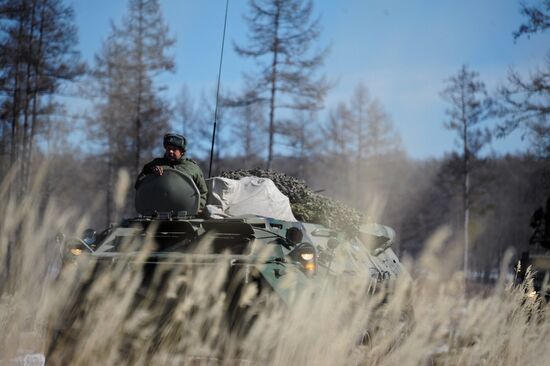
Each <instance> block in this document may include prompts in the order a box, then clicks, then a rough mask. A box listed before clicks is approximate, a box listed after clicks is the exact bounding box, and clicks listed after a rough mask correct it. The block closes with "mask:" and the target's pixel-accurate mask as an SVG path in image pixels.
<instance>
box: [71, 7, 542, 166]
mask: <svg viewBox="0 0 550 366" xmlns="http://www.w3.org/2000/svg"><path fill="white" fill-rule="evenodd" d="M72 3H73V5H74V9H75V13H76V22H77V25H78V27H79V37H80V50H81V52H82V55H83V57H84V59H85V60H86V61H88V62H91V60H92V59H93V55H94V53H95V52H97V50H98V49H99V47H100V45H101V42H102V40H103V39H105V38H106V36H107V34H108V32H109V22H110V21H114V22H115V23H120V20H121V18H122V16H123V15H124V14H125V12H126V0H94V1H92V0H73V1H72ZM314 4H315V9H316V12H317V13H318V14H320V15H321V22H322V26H323V33H322V39H321V42H322V43H324V44H328V45H330V46H331V53H330V54H329V56H328V57H327V59H326V63H325V66H324V68H323V72H324V73H325V74H326V76H327V77H328V78H329V79H330V80H333V81H335V82H336V86H335V87H334V88H333V89H332V90H331V92H330V93H329V95H328V97H327V100H326V103H325V104H326V106H327V108H328V107H330V106H332V105H335V104H336V103H338V102H340V101H346V100H347V99H349V97H350V96H351V93H352V91H353V88H354V87H355V85H356V83H357V82H358V81H359V80H361V81H363V82H364V83H365V84H366V85H367V86H368V88H369V89H370V92H371V94H372V95H373V96H375V97H377V98H379V99H380V100H381V102H382V103H383V105H384V107H385V108H386V110H387V112H388V113H389V114H390V115H391V117H392V119H393V122H394V125H395V127H396V129H397V130H398V131H399V132H400V133H401V136H402V141H403V145H404V148H405V150H406V151H407V153H408V154H409V156H411V157H413V158H428V157H440V156H442V155H443V154H444V153H446V152H449V151H451V150H453V149H455V148H456V147H455V144H454V135H453V133H451V132H450V131H447V130H445V129H444V127H443V121H444V120H445V113H444V111H445V108H446V105H445V103H444V102H443V101H442V99H441V98H440V96H439V92H440V91H441V90H442V89H443V86H444V84H443V81H444V80H445V79H447V78H448V77H450V76H451V75H453V74H454V73H456V72H457V71H458V69H459V68H460V66H461V65H462V64H467V65H469V66H470V68H471V69H473V70H476V71H478V72H479V73H480V76H481V79H482V80H483V81H484V82H485V83H486V85H487V87H488V90H489V91H492V90H494V88H495V87H496V86H497V85H498V84H499V83H501V82H502V81H503V80H504V79H505V77H506V74H507V72H508V70H509V68H510V67H514V68H515V69H517V70H519V71H520V72H522V73H524V74H527V73H528V72H529V70H533V69H534V68H535V67H536V66H537V65H538V64H541V63H542V60H543V58H544V57H545V55H546V54H547V52H548V51H549V50H550V47H548V46H550V42H549V41H550V33H547V34H542V35H534V36H532V37H531V38H530V39H527V38H526V37H523V38H520V39H519V40H518V41H516V42H514V40H513V37H512V32H513V31H515V30H516V29H517V27H518V26H519V24H520V23H521V22H522V17H521V16H520V14H519V1H516V0H477V1H474V0H461V1H458V0H457V1H442V0H439V1H432V0H424V1H406V0H401V1H397V0H340V1H335V0H331V1H328V0H326V1H314ZM161 6H162V9H163V13H164V17H165V19H166V21H167V23H168V25H169V27H170V30H171V32H172V34H173V35H175V37H176V45H175V47H174V50H173V51H174V55H175V60H176V64H177V71H176V73H175V74H174V75H171V76H169V77H164V79H163V80H162V82H163V83H164V84H165V85H167V86H168V90H169V91H168V93H169V94H170V95H176V94H177V93H178V91H179V90H180V88H181V87H182V85H183V84H186V85H187V86H188V87H189V89H190V90H191V92H192V93H193V94H194V95H195V97H196V98H197V99H198V97H199V95H200V93H201V92H202V91H203V90H212V89H213V88H214V87H215V84H216V78H217V72H218V62H219V52H220V46H221V35H222V30H223V17H224V10H225V0H200V1H199V0H161ZM246 10H247V1H246V0H230V1H229V13H228V25H227V36H226V37H227V38H226V49H225V56H224V64H223V69H222V86H223V87H224V88H230V89H238V88H239V85H240V83H241V73H242V72H243V71H245V70H244V68H246V67H250V65H251V64H250V63H247V62H243V60H242V59H240V58H239V57H238V56H237V55H236V54H235V53H234V52H233V50H232V47H231V45H232V41H240V42H242V41H244V40H245V34H246V26H245V23H244V22H243V19H242V14H243V13H245V12H246ZM323 115H324V114H322V116H323ZM322 118H323V117H322ZM527 147H528V144H527V142H526V141H522V140H521V138H520V133H515V134H513V135H512V136H510V137H508V138H506V139H504V140H497V141H495V142H493V143H492V146H491V147H490V148H489V149H487V151H486V152H490V151H495V152H497V153H505V152H516V151H522V150H525V149H526V148H527Z"/></svg>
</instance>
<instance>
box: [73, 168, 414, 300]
mask: <svg viewBox="0 0 550 366" xmlns="http://www.w3.org/2000/svg"><path fill="white" fill-rule="evenodd" d="M209 186H210V197H209V199H208V202H209V204H208V205H207V206H206V208H205V209H204V210H202V211H200V210H199V192H198V189H197V187H196V186H195V184H194V183H193V181H192V179H191V178H189V177H188V176H186V175H185V174H183V173H181V172H180V171H177V170H174V169H170V168H165V170H164V174H163V175H161V176H157V175H150V176H147V177H146V178H145V179H144V180H143V181H142V183H141V185H140V186H139V187H138V188H137V191H136V199H135V206H136V211H137V212H138V214H139V215H138V216H137V217H134V218H130V219H126V220H124V221H123V222H122V223H120V224H119V225H115V226H112V227H110V228H108V229H106V230H103V231H101V232H100V233H97V234H96V233H95V232H94V231H93V230H90V231H87V233H86V235H85V237H84V238H82V239H81V240H77V241H74V242H72V243H70V245H69V247H70V248H69V249H70V250H69V252H70V253H72V254H71V255H72V256H77V255H82V254H88V255H89V256H90V257H93V258H94V259H96V260H100V261H101V260H103V261H106V262H116V261H118V260H121V259H124V260H126V261H129V262H132V261H134V260H136V259H137V258H138V257H140V251H141V249H144V248H149V249H148V250H150V253H149V254H148V255H147V259H146V264H145V266H144V269H145V276H144V283H148V282H150V281H151V280H152V278H153V277H154V273H155V271H156V268H157V267H158V266H159V265H161V264H163V263H170V265H186V266H205V265H209V264H212V263H216V262H220V261H223V262H225V263H230V267H231V270H230V274H229V275H230V276H232V275H234V276H235V277H236V278H238V279H239V281H244V282H251V281H253V282H256V283H258V284H259V286H260V287H261V289H262V291H264V290H267V291H271V292H274V293H275V294H277V296H278V297H279V298H280V299H281V300H282V301H283V302H284V303H285V304H287V305H290V304H291V303H292V299H293V297H294V296H295V295H296V294H297V293H298V292H299V291H300V288H302V287H303V286H306V285H308V284H311V283H323V282H324V281H326V278H327V276H338V275H344V274H345V275H354V274H359V273H369V276H370V279H372V280H374V281H373V282H375V283H378V282H381V281H384V280H388V279H390V278H396V277H397V276H400V275H404V276H408V274H407V273H406V271H405V270H404V268H403V267H402V265H401V263H400V262H399V259H398V258H397V256H396V255H395V253H394V252H393V250H392V248H391V245H392V243H393V242H394V240H395V232H394V231H393V230H392V229H391V228H389V227H387V226H384V225H380V224H376V223H372V224H368V225H364V226H362V227H361V230H360V231H359V233H358V234H357V235H356V236H353V237H350V236H349V235H348V234H346V233H343V232H339V231H336V230H334V229H332V228H328V227H325V226H322V225H319V224H313V223H305V222H300V221H297V220H296V219H295V218H294V216H293V214H292V210H291V208H290V205H289V201H288V198H287V197H285V196H284V195H283V194H282V193H281V192H280V191H279V190H278V189H277V187H276V186H275V185H274V184H273V182H272V181H270V180H269V179H265V178H258V177H246V178H243V179H240V180H231V179H226V178H220V177H215V178H212V179H210V180H209ZM236 273H240V275H236ZM243 273H244V274H243ZM289 279H290V281H289ZM284 280H286V283H287V284H288V283H291V284H292V286H288V285H285V286H281V285H280V284H281V283H282V281H284Z"/></svg>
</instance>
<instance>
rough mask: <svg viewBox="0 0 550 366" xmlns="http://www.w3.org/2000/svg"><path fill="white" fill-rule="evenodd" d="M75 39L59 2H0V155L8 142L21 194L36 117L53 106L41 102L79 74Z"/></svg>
mask: <svg viewBox="0 0 550 366" xmlns="http://www.w3.org/2000/svg"><path fill="white" fill-rule="evenodd" d="M76 34H77V33H76V27H75V25H74V14H73V10H72V7H71V6H68V5H65V4H64V3H63V1H61V0H9V1H8V0H3V1H0V44H1V47H2V54H1V56H0V91H1V93H2V113H1V118H2V119H3V127H4V128H3V129H2V132H3V136H2V142H3V146H2V149H1V150H3V151H4V153H5V152H6V145H7V141H8V140H9V144H10V153H9V156H10V159H9V160H10V166H13V165H14V164H16V162H18V163H19V164H20V176H21V184H20V185H19V187H20V189H21V191H22V192H23V191H24V190H25V187H26V185H27V183H28V180H29V175H30V162H31V161H32V153H33V150H34V141H35V137H36V134H37V133H38V132H39V131H40V130H41V126H40V121H41V116H44V114H46V113H53V112H55V109H52V108H51V106H52V105H55V104H52V103H45V102H44V97H47V96H50V95H54V94H56V93H57V92H58V91H59V88H60V87H61V85H62V84H63V83H64V82H65V81H68V80H69V81H70V80H74V79H75V78H76V77H77V76H79V75H81V74H82V73H83V71H84V68H83V65H82V64H81V63H80V60H79V54H78V52H77V51H76V49H75V47H76V44H77V36H76ZM7 121H9V124H10V125H11V133H10V136H9V138H7V135H6V134H5V132H6V129H5V127H6V122H7ZM42 130H44V128H42ZM23 153H25V157H24V158H21V156H22V154H23Z"/></svg>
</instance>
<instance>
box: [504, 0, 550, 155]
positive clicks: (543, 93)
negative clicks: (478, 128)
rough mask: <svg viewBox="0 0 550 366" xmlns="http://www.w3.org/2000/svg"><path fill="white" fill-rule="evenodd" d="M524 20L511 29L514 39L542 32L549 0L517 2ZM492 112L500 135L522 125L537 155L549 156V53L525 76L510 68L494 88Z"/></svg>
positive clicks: (549, 20) (549, 16)
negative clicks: (499, 122)
mask: <svg viewBox="0 0 550 366" xmlns="http://www.w3.org/2000/svg"><path fill="white" fill-rule="evenodd" d="M521 13H522V14H523V15H524V16H525V17H526V22H525V23H523V24H521V25H520V27H519V29H518V30H517V31H516V32H514V39H516V40H517V39H518V38H519V37H521V36H523V35H526V36H527V37H529V36H530V35H532V34H535V33H539V32H541V33H542V32H545V31H546V30H547V29H548V27H549V26H550V0H544V1H543V2H542V4H541V5H538V6H527V5H526V4H525V3H522V5H521ZM496 102H497V104H496V107H495V114H496V115H497V116H498V117H500V118H501V119H502V123H501V124H500V125H499V126H498V128H497V135H498V136H499V137H504V136H506V135H508V134H509V133H510V132H512V131H514V130H516V129H518V128H519V129H522V130H523V131H525V133H526V135H527V136H528V137H529V139H530V140H531V142H532V144H533V146H534V147H535V149H534V152H535V153H536V154H537V155H538V156H539V157H550V137H549V136H550V54H548V55H547V56H546V59H545V61H544V64H543V65H542V66H541V67H539V68H537V69H536V70H534V71H533V72H531V73H530V74H529V76H528V77H523V76H521V75H520V74H519V73H518V72H517V71H515V70H513V69H512V70H510V72H509V73H508V79H507V83H506V84H504V85H502V86H501V87H500V88H499V89H498V92H497V98H496Z"/></svg>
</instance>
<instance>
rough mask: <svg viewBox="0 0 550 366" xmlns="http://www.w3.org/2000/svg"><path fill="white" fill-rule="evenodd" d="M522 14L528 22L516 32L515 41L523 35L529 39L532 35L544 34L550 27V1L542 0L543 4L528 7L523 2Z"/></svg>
mask: <svg viewBox="0 0 550 366" xmlns="http://www.w3.org/2000/svg"><path fill="white" fill-rule="evenodd" d="M521 14H522V15H523V16H525V17H526V18H527V21H526V22H525V23H523V24H521V25H520V26H519V28H518V30H517V31H515V32H514V39H518V38H519V37H521V36H522V35H526V36H527V37H529V36H530V35H531V34H534V33H538V32H544V31H545V30H546V29H548V28H549V27H550V0H542V4H540V5H535V6H528V5H527V4H526V3H524V2H522V3H521Z"/></svg>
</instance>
